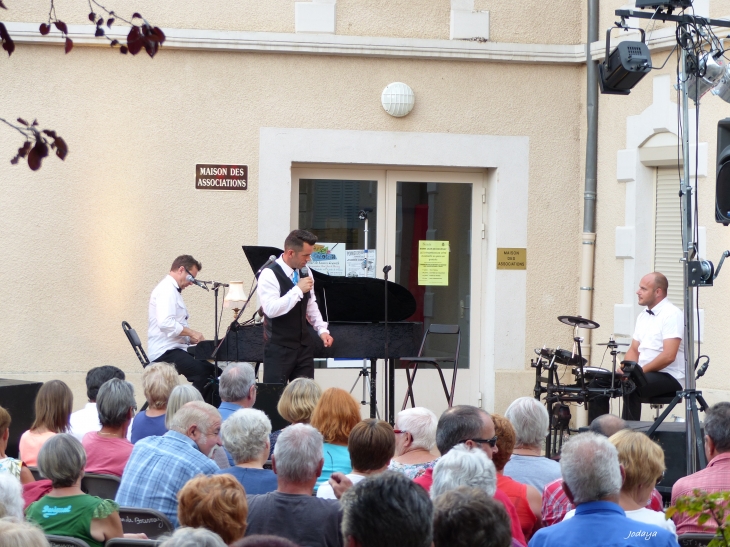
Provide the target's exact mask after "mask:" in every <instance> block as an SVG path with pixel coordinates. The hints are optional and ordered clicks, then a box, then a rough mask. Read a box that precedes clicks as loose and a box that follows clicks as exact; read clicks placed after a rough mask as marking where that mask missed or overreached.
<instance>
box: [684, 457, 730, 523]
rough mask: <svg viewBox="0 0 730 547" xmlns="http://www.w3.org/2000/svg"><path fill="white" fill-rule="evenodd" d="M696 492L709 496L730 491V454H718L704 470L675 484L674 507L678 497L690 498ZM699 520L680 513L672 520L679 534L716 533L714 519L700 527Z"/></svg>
mask: <svg viewBox="0 0 730 547" xmlns="http://www.w3.org/2000/svg"><path fill="white" fill-rule="evenodd" d="M694 490H701V491H703V492H706V493H708V494H711V493H712V492H720V491H722V490H730V452H723V453H722V454H718V455H717V456H715V457H714V458H712V461H711V462H710V463H708V464H707V467H705V468H704V469H702V470H700V471H697V473H692V474H691V475H688V476H686V477H682V478H681V479H679V480H678V481H677V482H675V483H674V486H672V505H674V503H675V502H676V501H677V498H678V497H680V496H690V495H692V492H693V491H694ZM697 518H698V517H688V516H687V515H684V514H679V513H677V514H676V515H674V517H672V519H673V520H674V523H675V524H676V525H677V534H695V533H700V534H705V533H710V534H714V533H715V531H716V530H717V523H716V522H715V521H714V520H713V519H710V520H708V521H707V523H706V524H704V525H702V526H700V525H698V524H697Z"/></svg>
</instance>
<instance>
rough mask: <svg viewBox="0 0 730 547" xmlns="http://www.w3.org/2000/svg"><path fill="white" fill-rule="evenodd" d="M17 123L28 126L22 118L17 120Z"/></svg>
mask: <svg viewBox="0 0 730 547" xmlns="http://www.w3.org/2000/svg"><path fill="white" fill-rule="evenodd" d="M18 123H22V124H23V125H30V124H29V123H28V122H26V121H25V120H24V119H23V118H18Z"/></svg>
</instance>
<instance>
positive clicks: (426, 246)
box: [418, 241, 451, 286]
mask: <svg viewBox="0 0 730 547" xmlns="http://www.w3.org/2000/svg"><path fill="white" fill-rule="evenodd" d="M450 250H451V249H450V247H449V242H448V241H419V242H418V284H419V285H438V286H446V285H448V284H449V252H450Z"/></svg>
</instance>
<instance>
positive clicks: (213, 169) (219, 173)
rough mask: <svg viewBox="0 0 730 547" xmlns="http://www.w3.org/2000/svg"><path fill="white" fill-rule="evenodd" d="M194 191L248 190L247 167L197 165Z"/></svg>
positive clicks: (210, 164)
mask: <svg viewBox="0 0 730 547" xmlns="http://www.w3.org/2000/svg"><path fill="white" fill-rule="evenodd" d="M195 188H196V190H248V165H217V164H212V163H198V164H197V165H196V166H195Z"/></svg>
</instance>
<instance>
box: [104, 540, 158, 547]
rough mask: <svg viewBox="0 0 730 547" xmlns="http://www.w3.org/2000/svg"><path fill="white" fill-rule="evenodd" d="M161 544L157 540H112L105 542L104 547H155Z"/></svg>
mask: <svg viewBox="0 0 730 547" xmlns="http://www.w3.org/2000/svg"><path fill="white" fill-rule="evenodd" d="M161 543H162V541H160V540H157V539H132V538H114V539H110V540H109V541H107V542H106V543H105V544H104V547H134V546H135V545H138V546H139V547H144V546H145V545H146V546H148V547H156V546H157V545H160V544H161Z"/></svg>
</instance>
